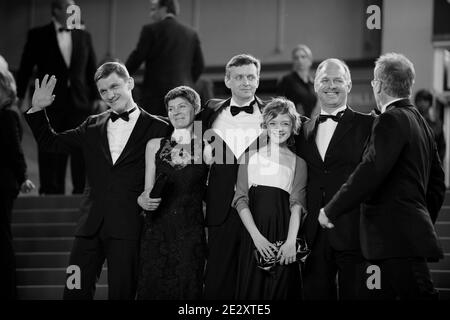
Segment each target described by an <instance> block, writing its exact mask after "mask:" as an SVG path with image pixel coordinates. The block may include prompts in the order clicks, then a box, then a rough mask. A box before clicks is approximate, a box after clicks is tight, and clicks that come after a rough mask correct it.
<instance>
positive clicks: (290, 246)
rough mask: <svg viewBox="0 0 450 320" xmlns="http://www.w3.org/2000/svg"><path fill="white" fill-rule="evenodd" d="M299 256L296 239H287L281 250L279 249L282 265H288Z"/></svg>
mask: <svg viewBox="0 0 450 320" xmlns="http://www.w3.org/2000/svg"><path fill="white" fill-rule="evenodd" d="M296 256H297V250H296V247H295V240H294V241H287V240H286V241H285V243H283V245H282V246H281V247H280V250H279V251H278V257H277V258H280V264H281V265H283V264H284V265H287V264H290V263H293V262H295V260H296Z"/></svg>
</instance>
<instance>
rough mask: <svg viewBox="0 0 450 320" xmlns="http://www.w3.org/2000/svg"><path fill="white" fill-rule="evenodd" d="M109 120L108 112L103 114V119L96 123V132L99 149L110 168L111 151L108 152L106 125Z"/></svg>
mask: <svg viewBox="0 0 450 320" xmlns="http://www.w3.org/2000/svg"><path fill="white" fill-rule="evenodd" d="M108 120H109V112H105V114H104V116H103V118H102V119H101V120H100V121H99V122H98V124H97V126H98V130H99V135H100V148H101V150H102V153H103V155H104V156H105V158H106V159H107V160H108V163H109V164H110V165H111V166H112V164H113V163H112V158H111V151H110V150H109V143H108V133H107V124H108Z"/></svg>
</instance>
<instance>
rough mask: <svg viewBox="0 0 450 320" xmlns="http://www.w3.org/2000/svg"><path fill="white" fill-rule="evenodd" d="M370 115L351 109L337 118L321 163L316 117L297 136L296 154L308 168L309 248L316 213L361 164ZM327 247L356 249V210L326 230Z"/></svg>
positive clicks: (306, 225) (304, 230)
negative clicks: (317, 142)
mask: <svg viewBox="0 0 450 320" xmlns="http://www.w3.org/2000/svg"><path fill="white" fill-rule="evenodd" d="M373 119H374V117H373V116H370V115H366V114H362V113H358V112H355V111H353V110H352V109H351V108H348V107H347V109H346V110H345V112H344V114H343V115H342V117H341V118H340V120H339V122H338V124H337V126H336V129H335V131H334V134H333V136H332V138H331V141H330V144H329V146H328V149H327V151H326V154H325V160H322V158H321V156H320V153H319V150H318V148H317V144H316V134H317V128H318V125H319V116H318V115H317V116H315V117H313V118H312V119H310V120H309V121H306V122H305V123H304V125H303V127H302V131H301V132H300V134H299V135H298V136H297V137H296V151H297V154H298V155H299V156H300V157H301V158H303V159H304V160H305V161H306V163H307V165H308V182H307V192H306V198H307V201H306V203H307V210H308V215H307V216H306V218H305V221H304V224H303V228H302V230H301V232H302V233H304V234H305V237H306V240H307V242H308V243H309V244H310V245H313V244H314V240H315V237H316V233H317V229H318V228H319V227H320V226H319V222H318V220H317V218H318V216H319V211H320V209H321V208H323V207H324V205H325V204H326V203H327V202H328V201H330V200H331V198H332V197H333V195H334V194H335V193H336V192H337V191H338V190H339V188H340V187H341V186H342V184H343V183H344V182H345V181H346V180H347V178H348V177H349V176H350V174H351V173H352V172H353V170H354V169H355V168H356V166H357V165H358V164H359V163H360V161H361V159H362V156H363V152H364V148H365V146H366V144H367V142H368V139H369V136H370V132H371V128H372V123H373ZM328 239H329V242H330V245H331V246H332V247H333V248H334V249H336V250H359V248H360V243H359V208H358V207H356V206H355V207H354V208H351V210H348V211H347V212H346V214H345V215H342V217H339V219H336V221H335V228H334V229H332V230H329V231H328Z"/></svg>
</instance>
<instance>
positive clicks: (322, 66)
mask: <svg viewBox="0 0 450 320" xmlns="http://www.w3.org/2000/svg"><path fill="white" fill-rule="evenodd" d="M329 63H335V64H337V65H339V66H341V67H342V68H344V75H345V77H346V78H347V81H348V82H351V81H352V76H351V74H350V69H349V68H348V66H347V64H346V63H345V62H344V61H343V60H341V59H336V58H329V59H326V60H324V61H322V62H321V63H320V64H319V65H318V66H317V70H316V77H315V78H314V82H316V80H317V78H318V76H319V74H320V71H322V69H325V68H326V67H327V65H328V64H329Z"/></svg>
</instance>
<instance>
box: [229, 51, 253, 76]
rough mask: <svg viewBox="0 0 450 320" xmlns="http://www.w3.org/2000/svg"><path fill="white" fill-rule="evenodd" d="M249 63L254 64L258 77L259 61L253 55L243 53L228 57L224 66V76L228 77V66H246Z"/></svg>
mask: <svg viewBox="0 0 450 320" xmlns="http://www.w3.org/2000/svg"><path fill="white" fill-rule="evenodd" d="M249 64H254V65H255V67H256V73H257V75H258V77H259V73H260V71H261V62H260V61H259V60H258V59H256V58H255V57H254V56H252V55H250V54H247V53H244V54H238V55H236V56H234V57H232V58H231V59H230V61H228V63H227V65H226V66H225V77H226V78H227V79H229V78H230V68H232V67H240V66H246V65H249Z"/></svg>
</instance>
